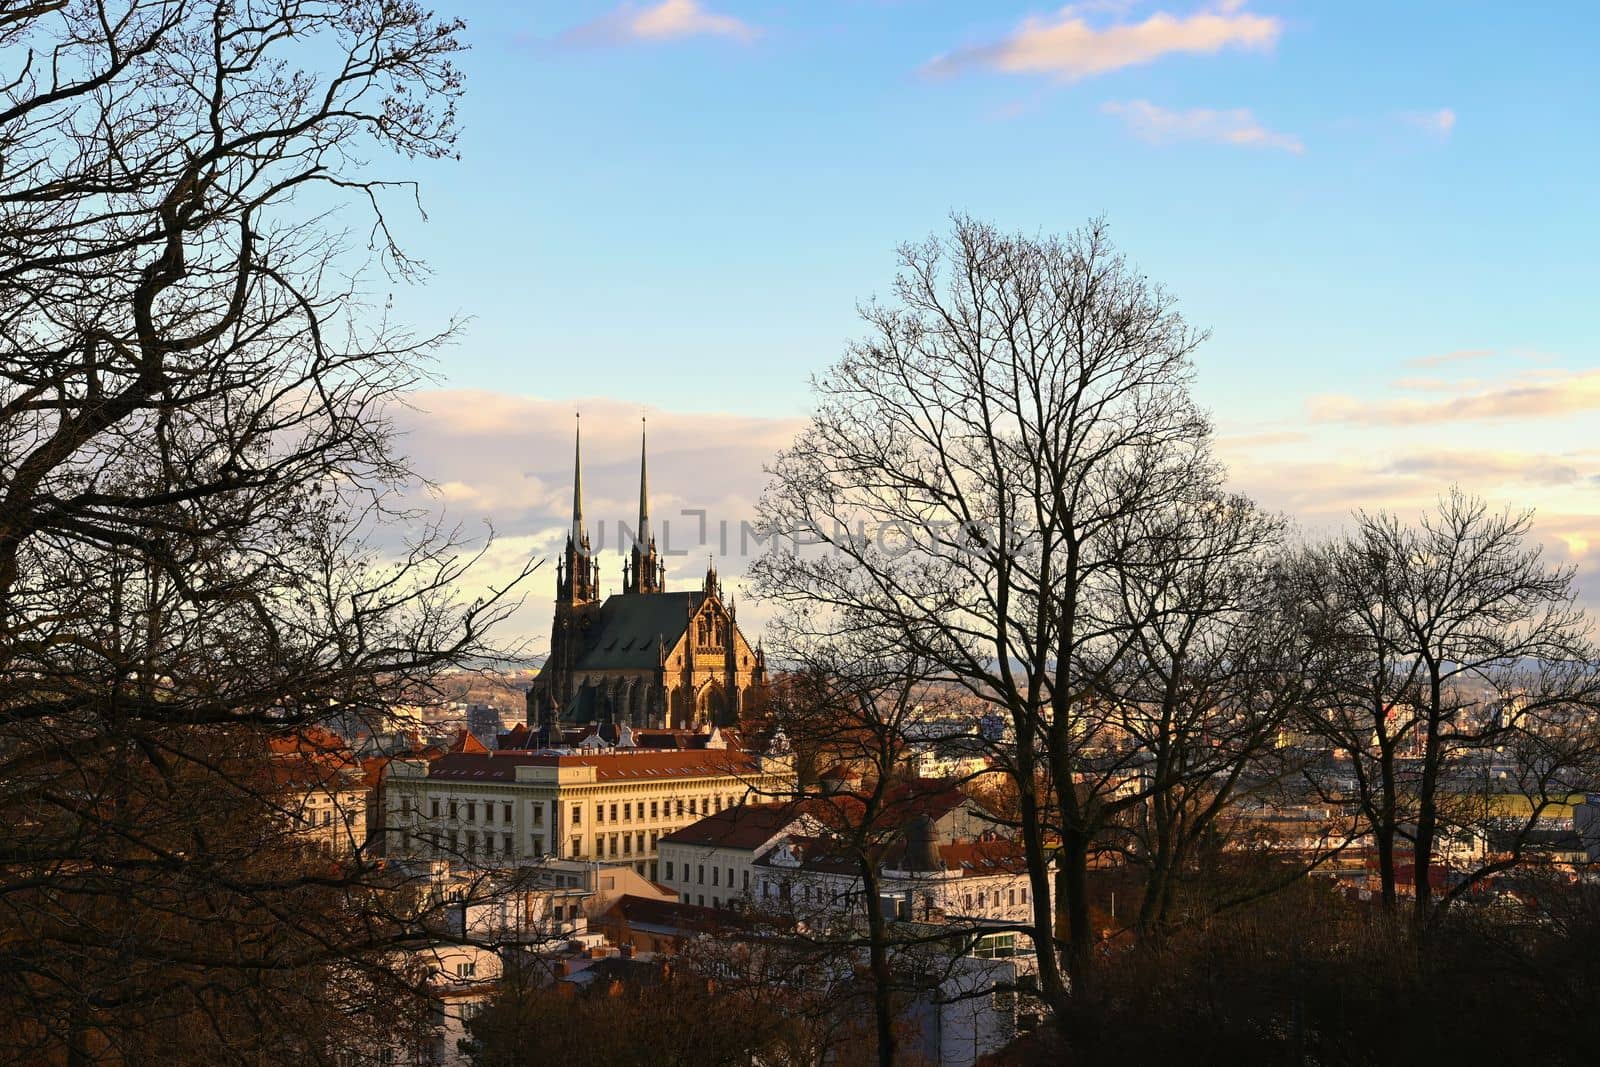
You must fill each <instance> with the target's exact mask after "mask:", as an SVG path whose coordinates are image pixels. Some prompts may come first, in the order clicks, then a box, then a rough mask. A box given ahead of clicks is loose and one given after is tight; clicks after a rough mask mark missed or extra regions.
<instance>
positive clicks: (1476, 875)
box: [1308, 490, 1600, 925]
mask: <svg viewBox="0 0 1600 1067" xmlns="http://www.w3.org/2000/svg"><path fill="white" fill-rule="evenodd" d="M1531 520H1532V516H1531V514H1530V513H1528V512H1513V511H1509V510H1507V511H1501V512H1492V511H1490V510H1489V508H1488V507H1487V506H1486V505H1485V504H1484V503H1483V502H1482V501H1480V500H1475V499H1472V498H1469V497H1467V496H1465V495H1463V494H1462V493H1460V492H1459V491H1456V490H1452V491H1451V492H1450V493H1449V494H1448V495H1446V496H1445V497H1443V498H1442V499H1441V500H1440V501H1439V503H1438V505H1437V507H1436V508H1435V509H1434V510H1433V511H1432V512H1430V513H1428V514H1426V515H1424V516H1423V518H1422V519H1421V521H1420V523H1418V524H1417V525H1416V526H1407V525H1405V524H1403V523H1402V522H1401V521H1400V520H1399V519H1398V518H1396V517H1395V516H1393V515H1391V514H1388V513H1386V512H1379V513H1376V514H1368V513H1361V514H1358V515H1357V517H1356V529H1355V530H1354V532H1353V533H1352V534H1351V535H1350V536H1349V537H1348V538H1346V539H1344V540H1341V541H1339V542H1336V543H1334V544H1333V545H1331V546H1328V547H1327V548H1326V549H1324V550H1323V551H1322V552H1321V553H1320V557H1319V558H1318V559H1316V560H1315V561H1314V565H1313V566H1311V567H1310V568H1308V574H1309V575H1310V576H1311V589H1310V590H1309V597H1308V599H1309V600H1310V601H1311V602H1312V603H1314V604H1315V605H1316V608H1317V610H1318V611H1319V612H1321V613H1322V614H1323V619H1322V622H1321V623H1320V624H1319V625H1320V626H1321V627H1322V628H1323V631H1324V635H1323V639H1324V640H1325V641H1326V642H1328V644H1329V647H1330V648H1332V649H1333V650H1334V654H1335V655H1337V656H1338V657H1340V659H1341V661H1342V662H1341V667H1342V670H1341V671H1340V674H1339V683H1340V684H1339V686H1338V688H1337V689H1336V690H1335V692H1334V693H1333V694H1332V699H1330V700H1329V701H1327V702H1325V703H1322V704H1321V705H1320V706H1319V713H1318V714H1317V715H1316V716H1315V717H1314V720H1313V725H1314V727H1315V728H1316V729H1317V730H1319V731H1321V732H1322V734H1323V735H1324V736H1325V737H1327V738H1328V739H1329V740H1330V741H1331V743H1332V744H1333V745H1335V746H1336V747H1337V748H1338V749H1339V750H1341V751H1342V752H1343V753H1344V755H1345V757H1346V759H1347V761H1348V774H1349V776H1350V779H1351V784H1352V785H1353V791H1352V794H1353V796H1352V798H1353V800H1354V803H1355V806H1356V807H1357V809H1358V810H1359V812H1360V814H1361V817H1362V820H1363V822H1364V823H1365V825H1366V828H1367V830H1368V831H1369V833H1370V835H1371V838H1372V842H1373V847H1374V850H1375V852H1376V854H1377V860H1378V867H1379V872H1380V879H1381V885H1382V896H1383V900H1384V903H1385V904H1386V905H1387V906H1388V907H1390V908H1391V909H1392V908H1394V907H1395V906H1396V897H1397V890H1396V882H1397V870H1396V868H1397V866H1398V862H1397V860H1398V858H1400V857H1401V856H1402V855H1403V850H1407V851H1409V853H1410V857H1411V860H1412V865H1413V872H1414V874H1413V879H1414V886H1415V894H1416V895H1415V903H1414V918H1415V920H1416V922H1417V923H1418V924H1419V925H1425V924H1427V923H1428V922H1430V921H1431V920H1432V918H1433V916H1434V914H1435V898H1434V882H1435V878H1434V874H1435V872H1436V871H1437V870H1438V869H1439V867H1440V853H1441V846H1442V844H1443V843H1444V842H1445V841H1446V839H1447V838H1449V839H1454V840H1453V842H1452V844H1453V845H1454V846H1455V847H1454V849H1453V852H1454V859H1453V860H1452V862H1451V863H1450V868H1451V874H1452V884H1451V885H1450V886H1449V887H1448V888H1447V889H1446V891H1445V893H1444V895H1443V897H1442V898H1441V900H1440V901H1439V903H1448V902H1450V901H1453V900H1456V899H1458V898H1459V897H1460V896H1462V895H1463V894H1465V893H1467V892H1469V891H1470V890H1471V889H1472V888H1473V887H1474V886H1475V885H1476V884H1478V883H1479V882H1480V881H1481V880H1482V879H1484V878H1486V877H1488V876H1490V875H1492V874H1494V873H1497V872H1499V871H1503V870H1507V869H1509V868H1510V867H1512V866H1515V865H1516V863H1517V862H1518V861H1519V860H1520V858H1521V855H1522V851H1523V848H1522V846H1523V844H1524V842H1525V840H1526V836H1527V834H1528V833H1529V832H1530V831H1531V830H1533V829H1534V828H1535V826H1536V825H1537V823H1538V821H1539V818H1540V816H1541V815H1542V814H1543V813H1544V812H1545V811H1547V810H1548V809H1549V808H1550V807H1551V806H1552V805H1554V804H1558V803H1564V802H1566V801H1567V800H1568V799H1569V798H1570V795H1571V794H1572V793H1573V792H1574V791H1575V790H1579V789H1582V788H1584V787H1585V786H1587V785H1591V784H1592V783H1593V782H1594V781H1595V780H1596V779H1595V773H1596V769H1597V764H1596V761H1595V755H1596V750H1597V746H1600V724H1597V721H1596V717H1595V710H1596V707H1597V706H1600V705H1597V700H1600V675H1597V659H1596V654H1595V650H1594V647H1593V645H1592V643H1591V642H1590V638H1589V621H1588V619H1587V617H1586V616H1585V615H1584V614H1583V613H1582V612H1581V611H1580V610H1579V609H1578V608H1577V607H1576V606H1575V604H1574V589H1573V572H1572V570H1571V568H1552V567H1550V566H1548V565H1547V564H1546V563H1545V562H1544V560H1543V558H1542V556H1541V553H1540V551H1539V550H1538V549H1537V548H1530V547H1529V546H1528V545H1527V538H1528V533H1529V527H1530V523H1531ZM1507 797H1514V798H1518V800H1519V803H1517V804H1516V805H1515V807H1514V809H1513V810H1511V811H1509V812H1508V811H1505V810H1502V808H1503V805H1502V804H1499V803H1497V798H1501V799H1502V800H1503V798H1507ZM1495 828H1498V829H1499V830H1500V831H1502V833H1501V834H1500V835H1499V836H1503V837H1505V838H1506V839H1507V842H1508V843H1505V844H1502V845H1501V846H1500V847H1498V848H1494V849H1490V850H1489V853H1490V854H1488V855H1485V854H1484V853H1483V848H1484V846H1485V845H1486V844H1488V842H1487V838H1488V836H1489V835H1490V831H1491V829H1495Z"/></svg>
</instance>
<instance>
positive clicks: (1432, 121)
mask: <svg viewBox="0 0 1600 1067" xmlns="http://www.w3.org/2000/svg"><path fill="white" fill-rule="evenodd" d="M1400 121H1401V122H1403V123H1405V124H1406V125H1407V126H1414V127H1416V128H1417V129H1419V130H1424V131H1426V132H1428V133H1431V134H1434V135H1436V136H1438V137H1441V138H1443V137H1449V136H1450V132H1451V131H1452V130H1454V129H1455V128H1456V113H1455V112H1454V111H1452V110H1450V109H1449V108H1447V107H1441V108H1439V109H1438V110H1437V111H1402V112H1401V113H1400Z"/></svg>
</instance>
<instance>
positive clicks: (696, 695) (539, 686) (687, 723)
mask: <svg viewBox="0 0 1600 1067" xmlns="http://www.w3.org/2000/svg"><path fill="white" fill-rule="evenodd" d="M573 451H574V460H573V474H572V529H571V530H570V531H569V532H568V533H567V545H566V549H565V551H563V553H562V555H561V558H560V560H559V561H558V562H557V565H556V605H555V619H554V621H553V622H552V623H551V627H550V656H549V658H548V659H546V660H545V663H544V667H543V669H541V670H540V672H539V676H538V677H537V678H536V679H534V683H533V687H532V688H531V689H529V690H528V725H529V726H530V727H540V726H546V727H551V728H558V727H561V726H571V725H581V724H585V723H617V724H622V723H627V724H629V725H631V726H636V727H656V728H662V727H666V728H672V729H690V730H695V729H700V728H702V727H710V726H726V725H729V724H731V723H734V722H737V721H738V719H739V717H740V714H741V713H742V712H743V711H744V710H745V707H746V703H747V701H748V700H749V699H750V696H751V694H752V693H753V692H754V691H756V690H757V689H759V687H760V686H762V685H763V684H764V683H765V681H766V665H765V663H764V662H763V658H762V654H761V650H760V649H752V648H751V647H750V643H749V642H748V641H746V640H745V638H744V635H743V634H742V633H740V632H739V625H738V622H737V619H736V613H735V610H734V606H733V605H732V604H729V603H725V602H724V601H723V598H722V586H721V583H720V582H718V580H717V571H716V567H715V566H714V565H708V566H707V568H706V576H705V581H704V582H703V583H702V584H701V587H700V588H698V589H685V590H678V591H673V592H668V591H667V579H666V572H667V568H666V564H665V563H664V562H663V561H662V559H661V557H660V556H659V554H658V553H657V551H656V540H655V536H654V534H653V533H652V532H651V530H650V489H649V479H648V476H647V473H646V448H645V438H644V434H643V433H642V432H641V434H640V441H639V525H638V527H637V528H636V530H635V531H634V537H633V548H632V551H631V553H630V555H629V558H628V559H627V560H625V561H624V563H623V566H622V592H621V593H617V594H613V595H612V596H608V597H605V598H604V599H603V600H602V599H601V596H600V564H599V561H598V560H597V559H596V558H595V556H594V555H593V553H591V551H590V547H589V534H588V531H587V530H586V529H585V527H584V522H583V441H582V437H581V432H580V436H579V437H578V439H577V441H576V442H575V444H574V449H573Z"/></svg>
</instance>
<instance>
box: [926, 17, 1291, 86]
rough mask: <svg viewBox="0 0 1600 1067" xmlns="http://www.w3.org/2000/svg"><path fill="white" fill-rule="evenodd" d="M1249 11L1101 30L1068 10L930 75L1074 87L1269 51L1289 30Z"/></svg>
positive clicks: (945, 61)
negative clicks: (1044, 80)
mask: <svg viewBox="0 0 1600 1067" xmlns="http://www.w3.org/2000/svg"><path fill="white" fill-rule="evenodd" d="M1097 6H1098V5H1097ZM1242 7H1243V5H1242V4H1240V3H1225V4H1221V5H1218V6H1217V7H1216V8H1214V9H1212V10H1206V11H1198V12H1195V13H1194V14H1191V15H1184V16H1176V15H1169V14H1167V13H1165V12H1157V13H1156V14H1153V15H1151V16H1150V17H1149V18H1147V19H1145V20H1144V21H1142V22H1116V23H1113V24H1111V25H1107V26H1103V27H1098V28H1097V27H1095V26H1091V25H1090V24H1089V22H1088V21H1087V20H1086V19H1085V18H1084V17H1083V15H1084V13H1085V12H1084V9H1083V8H1080V7H1074V6H1068V7H1065V8H1062V9H1061V10H1060V11H1058V12H1057V13H1056V14H1055V15H1054V16H1053V17H1043V18H1041V17H1031V18H1028V19H1025V20H1024V21H1023V22H1022V24H1021V25H1020V26H1018V27H1017V29H1016V30H1015V32H1013V33H1012V34H1011V35H1010V36H1009V37H1006V38H1005V39H1003V40H1000V41H996V42H993V43H991V44H985V45H979V46H977V47H974V48H967V49H962V50H960V51H956V52H951V53H949V54H947V55H942V56H938V57H937V58H935V59H933V60H931V61H930V62H929V63H927V64H926V65H925V66H924V67H923V71H924V73H927V74H930V75H934V76H936V77H945V76H950V75H955V74H962V73H965V72H967V71H969V70H972V69H975V68H981V69H988V70H997V71H1000V72H1002V73H1006V74H1034V75H1044V76H1047V77H1051V78H1054V79H1056V80H1058V81H1063V82H1071V81H1078V80H1079V79H1082V78H1088V77H1093V76H1094V75H1097V74H1106V73H1109V72H1110V71H1114V70H1121V69H1122V68H1124V67H1134V66H1139V65H1141V64H1144V63H1150V62H1153V61H1154V60H1157V59H1160V58H1161V57H1163V56H1167V55H1176V54H1185V53H1187V54H1191V55H1212V54H1215V53H1217V52H1220V51H1222V50H1223V49H1227V48H1237V49H1249V50H1254V51H1267V50H1270V49H1271V48H1272V47H1273V45H1274V44H1276V43H1277V40H1278V34H1279V33H1280V32H1281V30H1282V24H1281V23H1280V22H1279V21H1278V20H1277V19H1276V18H1272V17H1270V16H1265V15H1253V14H1250V13H1248V12H1245V11H1243V10H1242Z"/></svg>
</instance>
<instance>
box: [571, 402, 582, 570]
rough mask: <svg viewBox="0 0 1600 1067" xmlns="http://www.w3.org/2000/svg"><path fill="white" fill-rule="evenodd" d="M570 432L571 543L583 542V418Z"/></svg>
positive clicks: (579, 417)
mask: <svg viewBox="0 0 1600 1067" xmlns="http://www.w3.org/2000/svg"><path fill="white" fill-rule="evenodd" d="M577 418H578V422H577V425H576V428H574V430H573V431H572V542H573V544H581V543H582V542H583V416H582V415H581V414H580V415H578V417H577Z"/></svg>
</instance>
